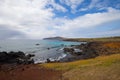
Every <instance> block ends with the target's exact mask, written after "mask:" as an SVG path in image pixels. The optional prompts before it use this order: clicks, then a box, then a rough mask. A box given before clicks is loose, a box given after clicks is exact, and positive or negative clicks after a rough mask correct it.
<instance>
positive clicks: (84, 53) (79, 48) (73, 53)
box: [61, 41, 120, 62]
mask: <svg viewBox="0 0 120 80" xmlns="http://www.w3.org/2000/svg"><path fill="white" fill-rule="evenodd" d="M64 52H65V53H66V54H67V55H68V56H66V57H65V58H63V59H62V60H61V62H70V61H75V60H81V59H90V58H95V57H98V56H105V55H111V54H117V53H120V42H119V41H118V42H87V43H85V44H81V45H72V46H71V47H66V48H64Z"/></svg>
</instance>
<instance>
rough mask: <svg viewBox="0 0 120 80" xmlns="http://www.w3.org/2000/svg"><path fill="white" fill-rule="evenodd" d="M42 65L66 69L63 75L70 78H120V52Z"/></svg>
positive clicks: (80, 79)
mask: <svg viewBox="0 0 120 80" xmlns="http://www.w3.org/2000/svg"><path fill="white" fill-rule="evenodd" d="M40 65H42V66H44V67H46V68H51V69H55V70H62V71H64V72H65V73H64V74H63V77H64V78H68V80H120V76H119V75H120V54H113V55H109V56H100V57H97V58H94V59H87V60H79V61H74V62H68V63H45V64H40Z"/></svg>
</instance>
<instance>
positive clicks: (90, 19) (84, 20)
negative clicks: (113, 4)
mask: <svg viewBox="0 0 120 80" xmlns="http://www.w3.org/2000/svg"><path fill="white" fill-rule="evenodd" d="M114 20H120V11H119V10H116V9H113V8H108V12H103V13H100V12H99V13H93V14H86V15H84V16H80V17H77V18H75V19H73V20H66V21H65V23H64V25H62V26H58V27H57V28H59V29H61V30H63V31H64V30H65V31H70V30H74V29H80V28H90V27H95V26H97V25H100V24H104V23H106V22H110V21H114Z"/></svg>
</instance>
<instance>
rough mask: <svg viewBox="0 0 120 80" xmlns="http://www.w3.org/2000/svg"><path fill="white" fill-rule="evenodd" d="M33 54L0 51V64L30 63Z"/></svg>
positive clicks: (32, 61)
mask: <svg viewBox="0 0 120 80" xmlns="http://www.w3.org/2000/svg"><path fill="white" fill-rule="evenodd" d="M33 56H34V55H33V54H28V55H25V53H23V52H21V51H19V52H12V51H11V52H0V64H6V63H8V64H11V63H16V64H31V63H34V60H33V59H31V57H33Z"/></svg>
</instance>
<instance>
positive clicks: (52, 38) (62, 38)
mask: <svg viewBox="0 0 120 80" xmlns="http://www.w3.org/2000/svg"><path fill="white" fill-rule="evenodd" d="M65 39H66V38H64V37H59V36H57V37H49V38H43V40H65Z"/></svg>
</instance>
